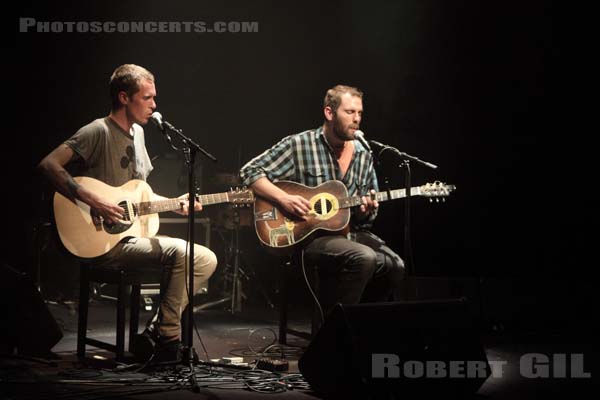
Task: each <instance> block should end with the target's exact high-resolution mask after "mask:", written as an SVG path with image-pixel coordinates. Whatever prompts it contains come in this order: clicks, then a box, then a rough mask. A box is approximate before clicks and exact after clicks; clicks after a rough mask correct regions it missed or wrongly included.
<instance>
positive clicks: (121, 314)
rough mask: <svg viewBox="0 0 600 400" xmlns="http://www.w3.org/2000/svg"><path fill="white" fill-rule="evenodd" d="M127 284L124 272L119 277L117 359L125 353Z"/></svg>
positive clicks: (121, 358) (120, 359)
mask: <svg viewBox="0 0 600 400" xmlns="http://www.w3.org/2000/svg"><path fill="white" fill-rule="evenodd" d="M126 286H127V285H126V284H125V281H124V277H123V273H122V272H121V275H120V277H119V284H118V289H117V290H118V293H117V361H122V360H123V356H124V355H125V297H126V296H127V293H126Z"/></svg>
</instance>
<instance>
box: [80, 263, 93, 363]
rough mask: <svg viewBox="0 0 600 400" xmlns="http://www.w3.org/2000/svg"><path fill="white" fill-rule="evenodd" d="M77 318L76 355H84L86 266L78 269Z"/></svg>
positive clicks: (86, 292)
mask: <svg viewBox="0 0 600 400" xmlns="http://www.w3.org/2000/svg"><path fill="white" fill-rule="evenodd" d="M79 274H80V278H79V320H78V322H77V356H78V357H85V339H86V337H87V323H88V306H89V304H88V303H89V300H90V278H89V273H88V268H87V267H85V266H83V267H81V271H79Z"/></svg>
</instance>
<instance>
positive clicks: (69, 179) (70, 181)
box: [63, 171, 80, 198]
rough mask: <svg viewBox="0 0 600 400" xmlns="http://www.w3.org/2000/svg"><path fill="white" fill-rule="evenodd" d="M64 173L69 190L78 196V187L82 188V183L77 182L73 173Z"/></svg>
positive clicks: (74, 195)
mask: <svg viewBox="0 0 600 400" xmlns="http://www.w3.org/2000/svg"><path fill="white" fill-rule="evenodd" d="M63 175H64V176H65V186H66V188H67V190H68V191H69V193H70V194H71V195H72V196H73V197H75V198H76V197H77V189H79V188H80V185H79V184H78V183H77V182H75V180H74V179H73V177H72V176H71V175H69V173H68V172H67V171H64V172H63Z"/></svg>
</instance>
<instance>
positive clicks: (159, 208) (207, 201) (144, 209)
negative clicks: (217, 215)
mask: <svg viewBox="0 0 600 400" xmlns="http://www.w3.org/2000/svg"><path fill="white" fill-rule="evenodd" d="M180 201H181V200H179V199H166V200H155V201H142V202H140V203H137V204H136V206H137V209H138V215H147V214H156V213H161V212H165V211H175V210H179V209H181V203H180ZM196 201H198V202H199V203H200V204H202V205H203V206H209V205H211V204H220V203H228V202H229V195H228V193H227V192H223V193H213V194H202V195H197V196H196Z"/></svg>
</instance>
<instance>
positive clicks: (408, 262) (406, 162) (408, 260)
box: [369, 140, 437, 276]
mask: <svg viewBox="0 0 600 400" xmlns="http://www.w3.org/2000/svg"><path fill="white" fill-rule="evenodd" d="M369 142H370V143H371V145H373V147H375V148H377V149H379V152H378V153H377V159H378V162H379V164H380V165H381V162H380V159H381V154H382V153H383V152H384V151H386V150H388V151H391V152H392V153H394V155H395V156H397V157H398V158H400V160H401V163H400V164H399V165H398V167H399V168H402V167H405V168H406V174H405V183H404V187H405V188H406V189H405V190H406V202H405V203H404V255H405V257H404V258H405V260H404V268H405V269H406V273H407V275H409V276H415V266H414V260H413V255H412V244H411V242H410V237H411V235H410V201H411V195H412V193H411V169H410V162H411V161H414V162H416V163H419V164H421V165H425V166H427V167H429V168H433V169H435V168H437V165H435V164H432V163H430V162H427V161H423V160H420V159H419V158H417V157H414V156H411V155H409V154H406V153H403V152H401V151H400V150H398V149H396V148H395V147H392V146H388V145H386V144H383V143H379V142H377V141H375V140H370V141H369Z"/></svg>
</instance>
